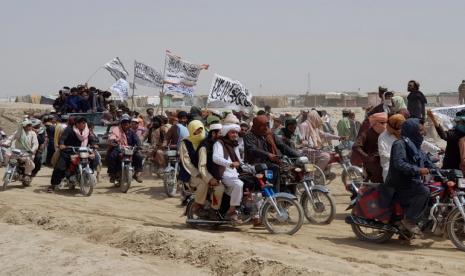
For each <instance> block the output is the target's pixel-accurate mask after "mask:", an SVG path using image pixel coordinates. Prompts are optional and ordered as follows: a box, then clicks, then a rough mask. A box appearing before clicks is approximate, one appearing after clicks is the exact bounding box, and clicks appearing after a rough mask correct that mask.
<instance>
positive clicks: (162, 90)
mask: <svg viewBox="0 0 465 276" xmlns="http://www.w3.org/2000/svg"><path fill="white" fill-rule="evenodd" d="M165 73H166V52H165V65H164V66H163V85H162V87H161V91H160V96H159V97H160V105H161V115H163V98H164V97H165V92H164V89H165ZM157 113H158V111H157Z"/></svg>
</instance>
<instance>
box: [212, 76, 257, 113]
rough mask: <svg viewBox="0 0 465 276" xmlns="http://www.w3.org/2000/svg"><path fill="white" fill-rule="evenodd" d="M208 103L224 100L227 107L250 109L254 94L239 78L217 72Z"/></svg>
mask: <svg viewBox="0 0 465 276" xmlns="http://www.w3.org/2000/svg"><path fill="white" fill-rule="evenodd" d="M207 102H208V103H213V102H223V103H225V104H224V105H225V106H227V107H231V108H234V107H237V108H241V109H250V108H252V107H253V104H252V95H251V94H250V93H249V91H248V90H247V89H246V88H245V87H244V86H243V85H242V84H241V83H240V82H239V81H237V80H232V79H230V78H227V77H223V76H220V75H218V74H215V75H214V76H213V80H212V85H211V89H210V93H209V94H208V100H207Z"/></svg>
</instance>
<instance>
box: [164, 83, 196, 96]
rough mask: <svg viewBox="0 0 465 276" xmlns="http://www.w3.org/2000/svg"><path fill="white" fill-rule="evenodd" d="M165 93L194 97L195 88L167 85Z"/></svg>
mask: <svg viewBox="0 0 465 276" xmlns="http://www.w3.org/2000/svg"><path fill="white" fill-rule="evenodd" d="M164 91H165V93H166V94H174V93H179V94H182V95H184V96H187V97H193V96H194V87H193V86H185V85H183V84H165V87H164Z"/></svg>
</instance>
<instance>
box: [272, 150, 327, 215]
mask: <svg viewBox="0 0 465 276" xmlns="http://www.w3.org/2000/svg"><path fill="white" fill-rule="evenodd" d="M281 161H282V163H281V166H280V174H281V181H280V182H281V187H282V190H283V191H286V192H290V193H292V194H295V195H297V196H299V197H300V204H301V205H302V207H303V210H304V215H305V217H306V218H307V220H308V221H309V222H311V223H316V224H329V223H331V221H333V219H334V216H335V215H336V204H335V203H334V200H333V198H332V197H331V196H330V191H329V189H328V188H327V187H325V186H322V185H317V184H316V183H315V180H314V178H313V177H312V174H311V172H313V171H314V166H316V165H314V164H312V163H310V162H309V160H308V158H307V157H306V156H302V157H298V158H289V157H287V156H283V157H282V158H281Z"/></svg>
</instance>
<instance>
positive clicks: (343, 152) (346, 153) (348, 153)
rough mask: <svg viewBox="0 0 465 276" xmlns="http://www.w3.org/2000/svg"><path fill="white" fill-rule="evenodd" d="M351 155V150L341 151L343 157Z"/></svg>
mask: <svg viewBox="0 0 465 276" xmlns="http://www.w3.org/2000/svg"><path fill="white" fill-rule="evenodd" d="M349 155H350V150H348V149H344V150H342V151H341V156H342V157H347V156H349Z"/></svg>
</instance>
